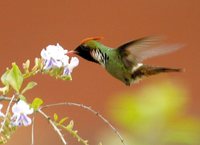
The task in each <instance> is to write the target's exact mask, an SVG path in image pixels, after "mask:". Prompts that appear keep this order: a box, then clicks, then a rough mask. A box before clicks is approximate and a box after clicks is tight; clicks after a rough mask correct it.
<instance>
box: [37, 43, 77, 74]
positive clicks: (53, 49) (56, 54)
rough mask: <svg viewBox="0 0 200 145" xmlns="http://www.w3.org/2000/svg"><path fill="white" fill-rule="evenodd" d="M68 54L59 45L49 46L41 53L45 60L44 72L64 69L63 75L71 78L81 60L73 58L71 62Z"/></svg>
mask: <svg viewBox="0 0 200 145" xmlns="http://www.w3.org/2000/svg"><path fill="white" fill-rule="evenodd" d="M67 52H68V51H67V50H64V49H63V48H62V46H60V45H59V44H57V45H49V46H47V48H46V50H45V49H43V50H42V51H41V57H42V59H43V60H44V70H49V69H54V68H64V71H63V75H64V76H66V75H68V76H70V75H71V73H72V71H73V69H74V68H75V67H77V66H78V64H79V60H78V58H77V57H72V58H71V60H70V62H69V56H67Z"/></svg>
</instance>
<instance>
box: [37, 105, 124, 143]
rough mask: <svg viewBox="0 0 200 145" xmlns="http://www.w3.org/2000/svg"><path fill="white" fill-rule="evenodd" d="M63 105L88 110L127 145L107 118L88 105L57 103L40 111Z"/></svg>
mask: <svg viewBox="0 0 200 145" xmlns="http://www.w3.org/2000/svg"><path fill="white" fill-rule="evenodd" d="M63 105H64V106H76V107H80V108H83V109H85V110H88V111H90V112H91V113H93V114H95V115H96V116H97V117H99V118H100V119H101V120H103V122H104V123H105V124H107V125H108V126H109V127H110V128H111V129H112V130H113V132H114V133H115V134H116V135H117V136H118V137H119V139H120V141H121V143H122V144H123V145H126V144H125V142H124V139H123V137H122V136H121V135H120V133H119V132H118V131H117V129H116V128H115V127H114V126H113V125H112V124H111V123H110V122H109V121H108V120H107V119H106V118H104V117H103V116H102V115H101V114H100V113H98V112H97V111H95V110H93V109H92V108H91V107H89V106H86V105H83V104H79V103H73V102H63V103H55V104H49V105H45V106H42V107H41V108H40V110H42V109H45V108H50V107H55V106H63Z"/></svg>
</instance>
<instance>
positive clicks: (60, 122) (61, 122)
mask: <svg viewBox="0 0 200 145" xmlns="http://www.w3.org/2000/svg"><path fill="white" fill-rule="evenodd" d="M67 119H68V117H64V118H62V119H61V120H60V121H59V122H58V124H63V123H64V122H65V121H66V120H67Z"/></svg>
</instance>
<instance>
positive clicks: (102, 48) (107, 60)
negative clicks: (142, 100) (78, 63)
mask: <svg viewBox="0 0 200 145" xmlns="http://www.w3.org/2000/svg"><path fill="white" fill-rule="evenodd" d="M101 39H102V37H89V38H86V39H84V40H82V41H81V44H80V45H79V46H78V47H76V48H75V49H74V50H72V51H69V52H68V53H69V54H70V53H74V54H77V55H79V56H80V57H82V58H84V59H86V60H88V61H91V62H94V63H96V64H100V65H101V66H102V67H103V68H105V69H106V71H107V72H108V73H109V74H111V75H112V76H113V77H115V78H116V79H118V80H120V81H122V82H123V83H124V84H125V85H127V86H130V85H131V84H133V83H135V82H138V81H139V80H141V79H143V78H144V77H148V76H151V75H156V74H159V73H166V72H180V71H182V69H179V68H167V67H160V66H151V65H146V64H143V63H142V62H143V60H146V59H148V58H151V57H155V56H158V55H162V54H167V53H170V52H173V51H175V50H177V49H179V48H180V47H182V45H180V44H165V45H163V44H160V38H159V37H157V36H151V37H143V38H139V39H136V40H132V41H129V42H127V43H124V44H122V45H120V46H119V47H117V48H111V47H108V46H106V45H104V44H102V43H100V42H99V40H101Z"/></svg>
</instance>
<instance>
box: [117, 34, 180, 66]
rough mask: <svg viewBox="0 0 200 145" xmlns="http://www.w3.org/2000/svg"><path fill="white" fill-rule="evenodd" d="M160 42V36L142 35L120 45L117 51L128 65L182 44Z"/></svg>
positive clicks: (168, 51)
mask: <svg viewBox="0 0 200 145" xmlns="http://www.w3.org/2000/svg"><path fill="white" fill-rule="evenodd" d="M160 42H161V37H156V36H153V37H144V38H140V39H137V40H133V41H130V42H128V43H125V44H123V45H121V46H120V47H118V51H119V54H120V55H121V56H122V60H123V61H124V63H125V65H126V66H128V67H130V66H131V65H133V64H135V63H136V62H142V61H143V60H145V59H148V58H151V57H155V56H158V55H163V54H167V53H170V52H173V51H175V50H177V49H179V48H181V47H182V46H183V45H181V44H165V45H163V44H161V43H160Z"/></svg>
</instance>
